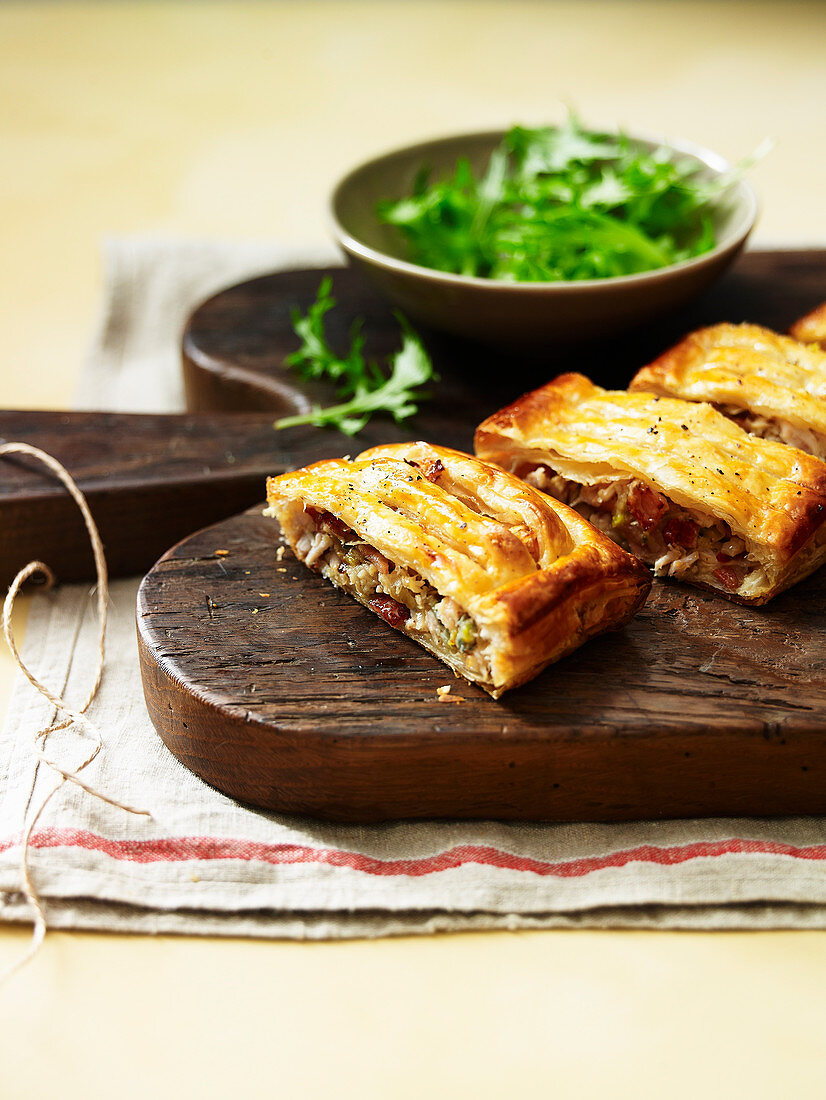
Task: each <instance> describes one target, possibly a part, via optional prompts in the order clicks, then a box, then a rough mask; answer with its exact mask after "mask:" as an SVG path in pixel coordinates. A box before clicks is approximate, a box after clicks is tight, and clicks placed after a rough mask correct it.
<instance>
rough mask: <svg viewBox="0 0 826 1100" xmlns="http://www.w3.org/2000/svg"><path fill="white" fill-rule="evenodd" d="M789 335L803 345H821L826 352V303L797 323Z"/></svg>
mask: <svg viewBox="0 0 826 1100" xmlns="http://www.w3.org/2000/svg"><path fill="white" fill-rule="evenodd" d="M789 335H790V336H793V337H794V338H795V340H799V341H800V342H801V343H802V344H819V345H820V347H821V348H823V350H824V351H826V302H824V303H823V304H822V305H819V306H818V307H817V308H816V309H813V310H812V311H811V313H807V314H806V316H805V317H801V318H800V320H799V321H795V323H794V324H793V325H792V327H791V328H790V329H789Z"/></svg>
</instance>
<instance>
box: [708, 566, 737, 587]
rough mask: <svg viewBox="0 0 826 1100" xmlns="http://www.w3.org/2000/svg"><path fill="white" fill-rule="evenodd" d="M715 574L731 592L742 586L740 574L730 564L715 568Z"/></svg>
mask: <svg viewBox="0 0 826 1100" xmlns="http://www.w3.org/2000/svg"><path fill="white" fill-rule="evenodd" d="M714 576H715V577H716V578H717V580H718V581H719V582H720V584H722V585H723V587H724V588H727V589H728V590H729V592H734V591H736V590H737V589H738V588H739V587H740V574H739V573H738V572H737V570H736V569H732V568H731V567H730V566H728V565H721V566H720V568H719V569H715V570H714Z"/></svg>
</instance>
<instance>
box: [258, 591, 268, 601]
mask: <svg viewBox="0 0 826 1100" xmlns="http://www.w3.org/2000/svg"><path fill="white" fill-rule="evenodd" d="M258 595H259V596H261V597H262V598H263V599H265V600H266V599H267V598H268V596H269V592H259V593H258Z"/></svg>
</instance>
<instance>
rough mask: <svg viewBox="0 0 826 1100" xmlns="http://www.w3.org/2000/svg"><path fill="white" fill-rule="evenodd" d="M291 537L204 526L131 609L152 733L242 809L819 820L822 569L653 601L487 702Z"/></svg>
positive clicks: (330, 814) (148, 582)
mask: <svg viewBox="0 0 826 1100" xmlns="http://www.w3.org/2000/svg"><path fill="white" fill-rule="evenodd" d="M277 535H278V527H277V524H276V522H275V520H273V519H268V518H266V517H263V516H262V515H261V511H260V508H258V509H255V510H253V511H251V512H249V513H247V514H244V515H241V516H237V517H234V518H233V519H230V520H226V521H224V522H222V523H219V524H217V525H216V526H213V527H210V528H207V529H205V530H204V531H201V532H199V533H197V534H195V535H193V536H191V537H190V538H188V539H186V540H184V541H183V542H182V543H180V544H179V545H178V546H177V547H176V548H175V549H173V550H172V551H170V552H169V553H168V554H166V555H165V556H164V557H163V558H162V559H161V560H160V561H159V562H158V563H157V565H156V566H155V567H154V569H153V570H152V571H151V572H150V573H149V574H148V576H147V577H146V578H145V580H144V582H143V584H142V586H141V589H140V593H139V597H138V612H137V614H138V636H139V650H140V659H141V671H142V676H143V684H144V691H145V697H146V703H147V707H148V709H149V714H150V716H151V718H152V721H153V723H154V725H155V727H156V729H157V730H158V732H159V733H160V735H161V737H162V738H163V740H164V742H165V743H166V745H167V746H168V747H169V749H170V750H171V751H172V752H173V753H174V755H175V756H177V757H178V759H179V760H181V761H182V762H183V763H184V764H185V765H186V766H187V767H188V768H190V769H191V770H192V771H194V772H195V773H196V774H197V775H199V776H201V777H202V778H203V779H205V780H206V781H207V782H208V783H210V784H212V785H213V786H215V787H218V788H219V789H220V790H222V791H225V792H226V793H227V794H230V795H232V796H234V797H236V798H238V799H240V800H241V801H244V802H250V803H253V804H255V805H258V806H264V807H267V808H270V809H273V810H279V811H281V812H284V813H296V814H311V815H313V816H316V817H322V818H328V819H333V820H342V821H365V822H368V821H381V820H386V819H397V818H426V817H452V818H498V819H503V820H517V819H519V820H568V821H577V820H579V821H582V820H603V821H607V820H619V819H635V818H656V817H683V816H717V815H741V814H744V815H759V814H791V813H823V812H826V643H824V625H826V616H824V611H823V609H824V607H826V572H824V571H821V573H820V574H818V575H816V576H815V577H813V578H811V579H810V580H809V581H806V582H804V583H803V584H801V585H799V586H798V587H797V588H795V589H792V590H791V591H790V592H787V593H785V594H783V595H782V596H780V597H778V599H777V600H775V601H774V602H773V603H772V604H770V605H769V607H768V609H760V610H749V609H747V608H742V607H738V606H736V605H734V604H731V603H728V602H726V601H725V600H721V599H719V598H717V597H715V596H713V595H710V594H707V593H702V592H700V591H698V590H696V589H690V588H687V587H684V586H680V585H677V584H674V583H663V582H657V583H655V586H654V589H653V592H652V595H651V597H650V599H649V601H648V603H647V604H646V606H645V608H644V609H643V611H642V612H641V613H640V614H639V615H638V616H637V618H636V619H634V620H633V621H632V623H631V624H630V625H629V626H627V627H626V628H625V629H624V630H622V631H619V632H616V633H613V634H609V635H604V636H602V637H601V638H598V639H596V640H595V641H592V642H590V643H589V644H588V645H586V646H584V647H583V648H582V649H580V650H577V652H576V653H574V654H572V655H571V656H570V657H568V658H566V659H565V660H563V661H560V662H559V663H558V664H556V665H554V666H552V667H551V668H549V669H547V670H546V671H545V672H544V673H542V674H541V675H540V676H539V677H537V678H536V679H535V680H533V681H532V682H531V683H530V684H527V685H526V686H524V687H522V688H519V689H517V690H515V691H513V692H510V693H507V694H506V695H505V696H503V698H502V699H500V700H498V701H493V700H492V699H490V697H489V696H487V695H486V694H485V693H484V692H483V691H481V689H479V688H475V687H472V686H471V685H470V684H467V683H465V681H463V680H458V679H455V678H454V677H453V675H452V673H451V672H450V670H448V669H447V668H446V667H445V666H444V665H442V664H441V662H439V661H437V660H436V659H435V658H434V657H432V656H430V655H429V654H428V653H426V652H425V651H424V650H423V649H421V648H420V647H419V646H418V645H416V644H415V642H413V641H411V640H410V639H409V638H407V637H406V636H404V635H402V634H400V633H398V632H397V631H394V630H393V629H392V628H391V627H389V626H388V625H387V624H386V623H385V622H383V621H382V620H381V619H379V618H378V617H377V616H375V615H373V614H371V613H370V612H369V611H367V610H365V609H364V608H363V607H361V605H359V604H357V603H356V602H355V601H354V600H352V599H350V597H348V596H346V595H345V594H344V593H341V592H339V591H337V590H336V589H334V588H332V586H330V585H329V584H328V583H327V582H326V581H325V580H324V579H323V578H322V577H320V576H318V575H317V574H315V573H311V572H310V571H309V570H308V569H306V567H305V566H303V565H301V564H300V563H299V562H297V561H296V560H295V558H293V556H292V555H291V554H289V553H288V554H286V555H285V556H284V559H283V561H281V562H278V561H277V560H276V547H277V545H278V540H277ZM218 551H226V553H217V552H218ZM445 684H451V691H450V696H451V697H452V698H453V699H456V700H458V699H461V700H462V701H461V702H458V701H454V702H450V701H448V702H441V701H439V697H438V695H437V690H436V689H437V688H439V687H440V686H443V685H445Z"/></svg>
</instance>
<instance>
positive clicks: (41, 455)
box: [0, 442, 152, 984]
mask: <svg viewBox="0 0 826 1100" xmlns="http://www.w3.org/2000/svg"><path fill="white" fill-rule="evenodd" d="M9 454H23V455H29V456H30V457H32V458H35V459H37V460H38V461H39V462H40V463H41V464H42V465H44V466H45V467H47V469H49V470H50V471H51V472H52V473H53V474H54V475H55V477H57V478H58V480H59V481H60V482H61V483H62V484H63V485H64V487H65V488H66V490H67V491H68V492H69V494H70V495H71V497H72V499H73V500H74V501H75V503H76V504H77V506H78V508H79V509H80V512H81V515H82V516H83V522H84V524H85V525H86V530H87V532H88V535H89V541H90V542H91V545H92V553H93V555H94V559H95V573H96V576H97V583H96V585H95V595H96V609H97V620H98V635H97V660H96V662H95V669H94V676H93V679H92V682H91V684H90V686H89V688H88V690H87V692H86V695H85V696H84V699H83V703H82V705H81V706H80V707H70V706H69V705H68V703H67V702H66V701H65V699H64V698H63V696H62V695H61V694H60V693H58V692H56V691H52V690H50V689H49V688H48V687H47V686H46V685H45V684H44V683H42V681H41V680H40V679H39V678H38V677H37V676H36V675H35V674H34V673H33V672H32V671H31V669H30V668H29V667H28V666H27V665H26V663H25V661H24V660H23V658H22V657H21V656H20V652H19V650H18V648H17V642H16V640H15V637H14V631H13V629H12V613H13V611H14V606H15V602H16V600H17V597H18V595H19V594H20V589H21V587H22V586H23V585H24V584H25V583H26V581H28V580H30V579H31V578H32V577H34V576H36V575H37V574H40V575H41V576H42V577H43V579H44V581H45V585H46V588H47V589H49V588H51V587H52V586H53V585H54V584H55V576H54V573H53V572H52V570H51V569H50V568H49V566H48V565H46V564H45V563H44V562H42V561H30V562H29V563H28V565H26V566H24V567H23V568H22V569H21V570H20V572H19V573H18V574H17V576H16V577H15V578H14V580H13V581H12V583H11V585H10V587H9V591H8V593H7V595H6V598H5V601H4V602H3V635H4V637H5V639H6V643H7V645H8V647H9V649H10V650H11V654H12V657H13V659H14V662H15V664H16V665H17V667H18V669H20V671H21V672H22V673H23V675H24V676H25V677H26V679H27V680H28V681H29V683H30V684H31V685H32V687H34V688H35V689H36V690H37V691H38V692H39V693H40V694H41V695H42V696H43V698H44V699H46V700H47V701H48V702H49V703H51V705H52V707H53V714H52V717H51V720H50V721H49V723H48V725H46V726H44V727H43V728H42V729H39V730H38V731H37V733H36V734H35V735H34V740H33V746H32V747H33V749H34V753H35V755H36V756H37V759H38V761H39V762H41V763H43V764H44V765H45V766H46V767H47V768H49V769H50V770H51V771H52V772H54V773H55V775H56V777H57V781H56V782H55V783H54V784H53V786H52V787H51V789H50V790H49V791H48V792H47V793H46V795H45V796H44V798H43V799H42V800H41V802H40V805H39V806H38V808H37V809H36V810H35V812H34V813H33V814H32V816H31V818H30V820H29V821H28V823H27V824H25V827H24V829H23V834H22V837H21V843H20V874H21V879H22V887H23V893H24V895H25V897H26V900H27V901H28V902H29V904H30V905H31V907H32V909H33V911H34V926H33V929H32V939H31V943H30V944H29V948H28V950H27V951H26V953H25V954H24V955H23V956H22V958H20V959H19V960H18V961H17V962H15V963H13V964H12V966H11V967H10V968H9V969H8V970H7V971H6V972H5V973H4V974H3V975H2V976H0V984H2V983H3V982H5V981H6V980H7V979H8V978H10V977H11V975H12V974H14V973H15V972H16V971H17V970H19V969H21V967H23V966H25V965H26V963H28V962H29V961H30V960H31V959H32V958H34V956H35V955H36V954H37V952H38V951H39V950H40V947H41V946H42V944H43V940H44V939H45V936H46V914H45V911H44V908H43V903H42V901H41V899H40V895H39V893H38V891H37V887H36V886H35V883H34V882H33V880H32V875H31V868H30V866H29V849H30V841H31V837H32V833H33V831H34V828H35V825H36V824H37V822H38V821H39V819H40V817H41V815H42V814H43V811H44V810H45V809H46V807H47V806H48V804H49V803H50V802H51V800H52V798H53V797H54V796H55V795H56V794H57V792H58V791H59V790H60V788H61V787H62V786H63V784H64V783H74V784H75V786H77V787H79V788H80V789H81V790H83V791H86V793H87V794H89V795H91V796H92V797H94V798H99V799H101V800H102V801H103V802H107V803H109V805H110V806H117V807H118V808H119V809H121V810H125V811H126V812H127V813H131V814H142V815H145V816H147V817H151V816H152V815H151V813H150V812H149V811H148V810H144V809H139V808H138V807H136V806H131V805H129V804H128V803H126V802H122V801H120V800H119V799H116V798H112V797H111V796H109V795H106V794H103V793H102V792H101V791H99V790H96V789H95V788H94V787H92V786H91V785H90V784H89V783H87V782H85V781H84V780H83V779H82V778H81V777H80V774H79V773H80V772H82V771H83V769H84V768H87V767H88V766H89V765H90V764H91V763H92V761H93V760H94V759H95V758H96V757H97V755H98V753H99V752H100V750H101V749H102V747H103V738H102V737H101V734H100V731H99V730H98V728H97V727H96V726H95V724H94V723H93V722H92V721H90V719H89V718H88V717H87V716H86V711H87V710H88V709H89V707H90V706H91V704H92V700H93V699H94V698H95V696H96V695H97V692H98V688H99V687H100V683H101V679H102V677H103V666H104V663H105V660H106V620H107V610H108V605H109V575H108V570H107V568H106V556H105V554H104V551H103V543H102V542H101V538H100V532H99V531H98V528H97V524H96V523H95V521H94V519H93V518H92V513H91V512H90V510H89V505H88V503H87V501H86V497H85V496H84V495H83V493H82V492H81V490H80V489H79V488H78V485H77V483H76V482H75V481H74V479H73V478H72V476H71V474H70V473H69V471H68V470H67V469H66V468H65V466H63V465H62V464H61V463H60V462H58V460H57V459H56V458H53V457H52V455H50V454H47V453H46V451H42V450H40V448H39V447H33V446H31V445H30V444H28V443H6V442H3V443H0V457H2V456H3V455H9ZM69 728H74V729H75V730H76V731H77V732H78V733H80V734H81V736H82V737H84V738H86V739H87V740H89V741H91V747H90V748H89V751H88V753H87V755H86V756H85V757H84V759H83V760H82V761H81V763H80V764H78V765H77V767H76V768H74V769H71V768H65V767H63V766H62V765H61V764H59V763H58V762H57V761H56V760H54V759H52V758H51V757H50V756H49V755H48V753H47V752H46V744H47V741H48V739H49V737H50V736H51V734H53V733H57V732H58V731H59V730H64V729H69Z"/></svg>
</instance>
